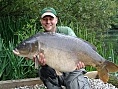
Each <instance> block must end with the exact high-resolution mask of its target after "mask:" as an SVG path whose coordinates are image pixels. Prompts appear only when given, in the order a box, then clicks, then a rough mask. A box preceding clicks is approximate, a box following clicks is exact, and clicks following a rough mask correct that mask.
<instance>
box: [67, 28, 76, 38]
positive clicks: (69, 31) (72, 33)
mask: <svg viewBox="0 0 118 89" xmlns="http://www.w3.org/2000/svg"><path fill="white" fill-rule="evenodd" d="M68 35H70V36H74V37H76V35H75V33H74V31H73V30H72V29H71V28H70V27H68Z"/></svg>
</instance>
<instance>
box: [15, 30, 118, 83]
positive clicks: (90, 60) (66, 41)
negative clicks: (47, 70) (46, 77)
mask: <svg viewBox="0 0 118 89" xmlns="http://www.w3.org/2000/svg"><path fill="white" fill-rule="evenodd" d="M13 52H14V53H15V54H16V55H18V56H22V57H28V58H31V59H32V58H33V56H34V55H38V54H39V53H40V52H42V53H44V55H45V58H46V64H47V65H49V66H50V67H52V68H54V69H56V70H58V71H61V72H71V71H74V70H75V69H76V66H77V63H78V62H79V61H82V62H83V63H84V64H85V66H93V67H95V68H96V69H97V71H98V75H99V78H100V79H101V80H102V81H103V82H107V81H108V79H109V76H108V73H109V72H116V71H118V66H117V65H115V64H114V63H112V62H110V61H108V60H105V59H104V58H103V57H102V56H101V55H99V54H98V53H97V52H96V50H95V47H93V46H92V45H91V44H89V43H88V42H87V41H84V40H82V39H80V38H77V37H72V36H67V35H64V34H59V33H50V32H49V33H48V32H47V33H37V34H36V35H34V36H32V37H30V38H28V39H26V40H24V41H23V42H21V43H20V44H19V45H18V46H17V47H16V48H15V49H14V50H13Z"/></svg>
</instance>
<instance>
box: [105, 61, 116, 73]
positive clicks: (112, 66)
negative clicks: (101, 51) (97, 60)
mask: <svg viewBox="0 0 118 89" xmlns="http://www.w3.org/2000/svg"><path fill="white" fill-rule="evenodd" d="M103 64H104V65H105V67H106V69H107V70H108V72H117V71H118V65H116V64H114V63H113V62H110V61H108V60H106V61H105V62H104V63H103Z"/></svg>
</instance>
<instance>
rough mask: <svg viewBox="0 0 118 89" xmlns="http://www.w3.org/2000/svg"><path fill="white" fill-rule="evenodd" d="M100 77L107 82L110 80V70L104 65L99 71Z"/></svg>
mask: <svg viewBox="0 0 118 89" xmlns="http://www.w3.org/2000/svg"><path fill="white" fill-rule="evenodd" d="M98 75H99V78H100V79H101V80H102V81H103V82H104V83H107V81H108V80H109V75H108V70H107V69H106V68H105V67H104V68H102V70H100V71H98Z"/></svg>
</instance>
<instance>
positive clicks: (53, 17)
mask: <svg viewBox="0 0 118 89" xmlns="http://www.w3.org/2000/svg"><path fill="white" fill-rule="evenodd" d="M40 14H41V18H40V22H41V24H42V27H43V29H44V32H54V33H55V32H56V33H63V34H66V35H70V36H75V37H76V35H75V33H74V32H73V30H72V29H71V28H69V27H67V26H57V22H58V18H57V13H56V11H55V9H54V8H51V7H47V8H44V9H43V10H42V11H41V13H40ZM39 56H40V58H39V59H38V60H39V64H40V65H41V67H40V69H39V77H40V78H41V80H42V81H43V83H44V84H45V86H46V87H47V88H48V89H62V87H61V86H65V87H66V88H67V89H90V85H89V82H88V79H87V78H86V77H84V74H85V73H86V71H85V69H83V68H84V67H85V65H84V63H83V62H81V61H79V62H78V64H77V67H76V70H75V71H73V72H67V73H62V75H57V74H56V71H55V70H54V69H53V68H51V67H49V66H48V65H46V59H45V54H43V52H42V53H40V54H39ZM35 58H36V57H34V59H35ZM60 65H61V64H60ZM70 65H71V64H70ZM65 66H66V65H65Z"/></svg>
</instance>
